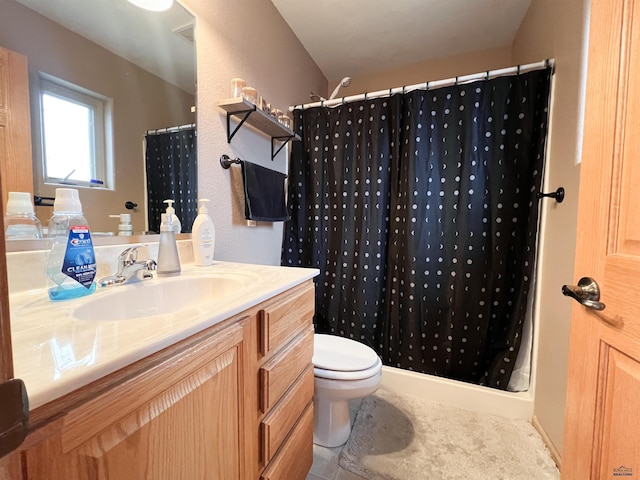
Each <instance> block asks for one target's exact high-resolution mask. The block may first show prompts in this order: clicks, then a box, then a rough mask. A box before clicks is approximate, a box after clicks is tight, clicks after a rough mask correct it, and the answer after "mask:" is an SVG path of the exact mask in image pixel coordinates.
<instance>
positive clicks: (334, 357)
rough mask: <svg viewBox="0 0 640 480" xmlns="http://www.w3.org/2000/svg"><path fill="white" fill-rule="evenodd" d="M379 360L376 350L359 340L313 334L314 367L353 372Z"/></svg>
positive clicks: (370, 365) (364, 368)
mask: <svg viewBox="0 0 640 480" xmlns="http://www.w3.org/2000/svg"><path fill="white" fill-rule="evenodd" d="M379 361H380V359H379V358H378V355H377V354H376V352H375V351H374V350H373V349H372V348H370V347H368V346H367V345H364V344H362V343H360V342H356V341H355V340H351V339H348V338H343V337H337V336H335V335H323V334H319V333H316V334H315V335H314V343H313V365H314V366H315V367H316V368H320V369H323V370H335V371H342V372H354V371H358V370H366V369H368V368H371V367H373V366H374V365H376V364H377V363H378V362H379Z"/></svg>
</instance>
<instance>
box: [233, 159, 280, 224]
mask: <svg viewBox="0 0 640 480" xmlns="http://www.w3.org/2000/svg"><path fill="white" fill-rule="evenodd" d="M240 165H241V166H242V180H243V183H244V216H245V218H246V219H247V220H256V221H259V222H283V221H286V220H289V213H288V212H287V205H286V203H285V191H284V188H285V179H286V178H287V176H286V175H285V174H284V173H280V172H276V171H275V170H271V169H270V168H265V167H261V166H260V165H255V164H253V163H250V162H245V161H242V162H241V163H240Z"/></svg>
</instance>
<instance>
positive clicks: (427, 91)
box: [427, 82, 429, 92]
mask: <svg viewBox="0 0 640 480" xmlns="http://www.w3.org/2000/svg"><path fill="white" fill-rule="evenodd" d="M428 91H429V82H427V92H428Z"/></svg>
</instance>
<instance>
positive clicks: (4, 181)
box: [0, 47, 33, 205]
mask: <svg viewBox="0 0 640 480" xmlns="http://www.w3.org/2000/svg"><path fill="white" fill-rule="evenodd" d="M0 186H1V190H2V203H3V205H6V204H7V193H8V192H11V191H16V192H29V193H31V194H33V161H32V158H31V120H30V112H29V72H28V69H27V57H25V56H23V55H20V54H19V53H16V52H12V51H11V50H7V49H5V48H2V47H0Z"/></svg>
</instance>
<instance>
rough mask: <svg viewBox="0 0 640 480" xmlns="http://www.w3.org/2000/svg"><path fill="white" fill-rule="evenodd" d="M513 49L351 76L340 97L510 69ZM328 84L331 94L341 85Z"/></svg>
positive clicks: (484, 52) (491, 50)
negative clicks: (349, 83)
mask: <svg viewBox="0 0 640 480" xmlns="http://www.w3.org/2000/svg"><path fill="white" fill-rule="evenodd" d="M512 65H513V63H512V60H511V46H510V45H508V46H505V47H499V48H491V49H487V50H480V51H476V52H472V53H465V54H462V55H454V56H451V57H444V58H437V59H433V60H428V61H426V62H419V63H413V64H411V65H405V66H402V67H395V68H391V69H383V70H380V71H378V72H375V73H372V74H369V75H365V76H358V75H354V76H352V81H351V85H349V86H348V87H343V88H341V89H340V90H339V92H338V95H337V96H338V97H342V96H349V95H357V94H359V93H366V92H375V91H378V90H385V89H388V88H392V87H401V86H403V85H415V84H418V83H423V82H426V81H433V80H442V79H445V78H453V77H456V76H461V75H469V74H472V73H478V72H483V71H485V70H497V69H499V68H505V67H511V66H512ZM338 81H339V80H337V81H330V82H329V92H332V91H333V89H334V88H335V87H336V85H337V84H338Z"/></svg>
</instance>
